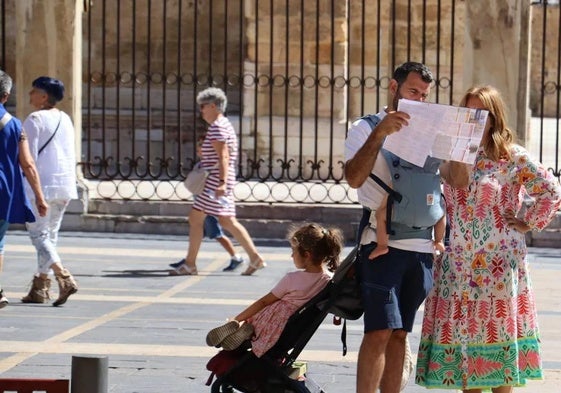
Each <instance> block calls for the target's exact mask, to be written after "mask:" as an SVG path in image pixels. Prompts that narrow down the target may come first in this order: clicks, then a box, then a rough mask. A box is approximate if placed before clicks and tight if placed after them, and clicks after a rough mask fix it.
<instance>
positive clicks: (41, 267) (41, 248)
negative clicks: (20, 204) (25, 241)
mask: <svg viewBox="0 0 561 393" xmlns="http://www.w3.org/2000/svg"><path fill="white" fill-rule="evenodd" d="M47 203H48V204H49V209H48V210H47V214H46V215H45V217H41V216H39V212H38V211H37V207H36V206H35V201H34V200H33V201H31V206H33V214H35V222H28V223H26V224H25V225H26V227H27V231H28V233H29V238H30V239H31V243H32V244H33V245H34V246H35V249H36V250H37V272H38V273H43V274H49V272H50V270H51V265H52V264H53V263H56V262H61V260H60V256H59V255H58V253H57V251H56V243H57V240H58V231H59V229H60V224H61V223H62V218H63V216H64V212H65V210H66V207H67V206H68V204H69V203H70V201H69V200H63V199H53V200H48V201H47Z"/></svg>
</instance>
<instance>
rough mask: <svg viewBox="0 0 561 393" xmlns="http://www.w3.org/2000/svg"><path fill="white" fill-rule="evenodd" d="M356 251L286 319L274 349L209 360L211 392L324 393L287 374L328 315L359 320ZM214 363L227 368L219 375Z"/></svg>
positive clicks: (309, 382) (307, 379)
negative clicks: (313, 295)
mask: <svg viewBox="0 0 561 393" xmlns="http://www.w3.org/2000/svg"><path fill="white" fill-rule="evenodd" d="M357 249H358V248H357V247H355V248H354V249H353V250H352V251H351V252H350V253H349V254H348V255H347V257H346V258H345V259H344V260H343V261H342V262H341V264H340V266H339V267H338V268H337V271H336V272H335V273H334V275H333V277H332V279H331V280H330V281H329V283H328V284H327V286H326V287H325V288H323V289H322V290H321V291H320V292H319V293H318V294H317V295H316V296H315V297H313V298H312V299H310V300H309V301H308V302H306V303H305V304H304V305H303V306H302V307H300V308H299V309H298V310H297V311H296V312H295V313H294V314H293V315H292V316H291V317H290V318H289V320H288V321H287V323H286V326H285V328H284V330H283V332H282V333H281V336H280V337H279V340H278V341H277V343H276V344H275V345H274V346H273V347H272V348H271V349H270V350H269V351H267V352H266V353H265V354H264V355H263V356H261V357H260V358H258V357H256V356H255V355H254V354H253V352H252V351H251V350H250V349H249V345H248V347H247V349H238V350H235V351H224V350H222V351H220V352H219V353H218V354H217V355H216V356H215V357H214V358H213V359H211V361H210V362H209V364H208V365H207V368H209V369H210V370H211V371H214V372H215V373H216V376H217V379H216V380H215V381H214V383H212V382H211V380H212V377H213V375H211V378H210V379H209V382H208V383H207V385H210V384H212V386H211V392H212V393H230V392H233V391H234V390H233V389H235V390H236V391H239V392H246V393H253V392H267V393H276V392H279V393H291V392H293V393H320V392H324V391H323V390H321V388H320V387H319V386H318V385H317V384H316V383H315V382H314V381H313V380H312V379H311V378H310V377H309V375H306V374H304V375H303V377H301V378H299V379H293V378H291V376H290V373H291V372H292V371H293V365H294V364H295V363H296V362H297V359H298V356H299V355H300V353H301V352H302V350H303V349H304V348H305V346H306V345H307V344H308V342H309V340H310V339H311V338H312V336H313V335H314V333H315V332H316V330H317V329H318V327H319V326H320V325H321V323H322V322H323V320H324V319H325V317H326V316H327V314H329V313H332V314H334V315H339V316H340V317H342V318H348V319H358V318H360V317H361V316H362V306H361V304H360V290H359V288H358V284H357V282H356V277H355V276H354V263H355V260H356V253H357ZM345 334H346V332H345ZM342 339H344V337H343V336H342ZM343 342H344V351H343V352H344V353H346V343H345V341H343ZM217 358H224V360H225V361H224V362H221V363H222V364H223V365H224V364H226V363H228V366H227V367H224V369H222V370H221V369H218V368H216V367H215V366H216V363H217V362H216V359H217ZM226 359H228V360H226ZM213 360H214V362H213ZM211 363H214V364H211ZM209 365H210V366H209Z"/></svg>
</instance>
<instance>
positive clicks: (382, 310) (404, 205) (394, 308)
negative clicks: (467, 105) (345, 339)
mask: <svg viewBox="0 0 561 393" xmlns="http://www.w3.org/2000/svg"><path fill="white" fill-rule="evenodd" d="M432 82H433V76H432V73H431V72H430V70H429V69H428V68H427V67H426V66H425V65H423V64H421V63H416V62H406V63H404V64H402V65H400V66H399V67H397V68H396V70H395V71H394V74H393V77H392V79H391V80H390V83H389V92H390V94H391V100H390V103H389V105H388V107H387V108H386V109H385V110H384V111H382V112H380V113H378V114H376V115H375V116H365V117H363V118H361V119H359V120H357V121H355V122H354V123H353V125H352V126H351V128H350V130H349V133H348V135H347V139H346V141H345V157H346V164H345V176H346V179H347V181H348V183H349V185H350V186H351V187H353V188H356V189H357V194H358V199H359V202H360V203H361V204H362V206H363V207H364V214H363V217H362V220H361V224H360V226H359V242H360V245H361V247H360V250H359V257H358V258H359V259H358V265H357V269H358V272H359V277H360V282H361V288H362V300H363V305H364V336H363V340H362V344H361V347H360V350H359V356H358V365H357V390H356V391H357V392H358V393H366V392H368V393H371V392H375V391H377V390H378V389H381V392H382V393H388V392H390V393H391V392H397V391H399V390H400V385H401V381H402V376H404V373H403V371H402V370H403V369H404V357H405V349H406V345H407V344H406V337H407V333H408V332H410V331H411V330H412V328H413V323H414V318H415V314H416V312H417V310H418V308H419V306H420V305H421V304H422V302H423V300H424V299H425V297H426V295H427V293H428V291H429V290H430V288H431V287H432V284H433V279H432V264H433V255H434V254H433V251H434V250H433V242H432V229H433V226H434V224H435V223H436V222H437V221H438V220H439V219H440V218H441V217H442V216H443V215H444V202H443V200H442V198H441V189H440V174H439V170H438V169H439V166H440V164H441V162H442V161H441V159H438V158H433V157H427V154H430V152H431V149H432V146H433V145H434V142H435V140H436V139H435V137H433V136H431V137H430V140H431V141H430V142H431V143H430V147H428V148H426V149H424V150H423V151H424V153H421V154H424V160H422V159H421V160H420V161H424V162H419V163H418V164H414V163H411V162H409V161H407V160H406V159H404V158H402V157H400V156H399V155H397V154H394V153H392V152H390V151H389V150H386V149H385V148H384V149H383V148H382V146H383V145H384V141H385V140H386V139H387V138H388V137H389V136H392V137H393V136H399V137H401V135H400V133H401V132H402V131H403V129H405V128H407V127H409V126H410V124H409V122H410V120H411V119H412V117H411V116H410V115H409V114H408V113H406V112H405V111H402V110H397V108H398V105H399V104H400V99H406V100H410V101H408V102H417V103H423V102H424V101H425V100H426V99H427V97H428V95H429V93H430V85H431V83H432ZM468 118H469V117H468ZM460 130H461V127H460ZM433 133H435V131H433ZM460 134H461V133H460ZM462 135H463V134H462ZM470 135H471V134H470ZM419 138H420V137H419V136H414V138H413V139H411V138H407V139H409V140H408V141H407V140H406V141H405V142H408V143H407V145H411V144H412V143H415V144H418V143H419V142H420V141H419ZM446 138H448V137H446ZM446 138H445V139H444V141H442V140H440V142H441V143H436V145H438V146H440V145H446V142H447V141H448V142H449V140H448V139H450V138H448V139H446ZM455 139H456V142H457V140H458V138H455ZM476 143H477V144H479V142H476ZM398 145H400V143H399V142H398ZM468 145H469V143H468ZM441 150H443V151H445V150H446V149H441ZM452 150H454V149H452ZM468 150H469V146H468ZM457 168H458V169H463V172H459V175H461V176H459V175H458V174H455V173H454V175H455V176H457V178H459V179H461V178H462V176H467V171H466V170H465V165H464V164H459V165H458V166H457ZM448 169H450V171H449V172H454V171H455V170H456V166H455V165H449V166H448ZM447 174H448V173H447ZM452 177H453V176H452ZM374 178H377V180H375V181H373V180H372V179H374ZM394 191H396V192H394ZM388 194H389V195H390V197H388V200H390V201H391V202H393V203H391V202H390V204H388V206H387V209H388V211H389V213H388V215H387V218H388V220H387V221H388V229H389V234H390V238H389V242H388V245H389V250H388V252H387V253H385V254H383V255H380V256H378V257H377V258H375V259H372V260H371V259H369V256H370V254H371V252H372V251H373V250H374V249H375V247H376V245H377V237H376V218H375V212H376V210H377V209H378V207H379V206H380V204H381V203H382V201H383V200H385V198H386V197H387V196H388ZM402 283H406V285H402ZM409 372H410V369H409V368H408V367H407V368H406V370H405V377H408V374H409Z"/></svg>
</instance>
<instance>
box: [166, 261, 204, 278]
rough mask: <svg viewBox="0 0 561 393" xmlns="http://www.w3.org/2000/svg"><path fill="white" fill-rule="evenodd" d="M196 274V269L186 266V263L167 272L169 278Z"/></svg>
mask: <svg viewBox="0 0 561 393" xmlns="http://www.w3.org/2000/svg"><path fill="white" fill-rule="evenodd" d="M198 274H199V272H197V267H195V266H194V267H191V266H187V264H186V263H183V264H181V265H179V266H178V267H176V268H175V269H173V270H170V271H169V275H170V276H196V275H198Z"/></svg>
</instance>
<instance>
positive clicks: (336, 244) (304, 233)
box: [288, 224, 344, 272]
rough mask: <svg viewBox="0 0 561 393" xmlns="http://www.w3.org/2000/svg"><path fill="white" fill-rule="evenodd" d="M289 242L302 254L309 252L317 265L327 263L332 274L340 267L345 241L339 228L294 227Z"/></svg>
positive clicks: (307, 225)
mask: <svg viewBox="0 0 561 393" xmlns="http://www.w3.org/2000/svg"><path fill="white" fill-rule="evenodd" d="M288 241H289V242H290V244H291V246H293V247H295V248H296V249H297V251H298V252H299V253H300V254H304V253H305V252H309V253H310V255H311V260H312V261H313V263H314V264H316V265H321V264H323V263H326V264H327V268H328V269H329V271H332V272H333V271H335V269H337V266H339V256H340V254H341V250H342V249H343V244H344V240H343V233H342V232H341V230H340V229H338V228H324V227H322V226H321V225H319V224H306V225H303V226H300V227H294V228H292V229H291V230H290V231H289V232H288Z"/></svg>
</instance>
